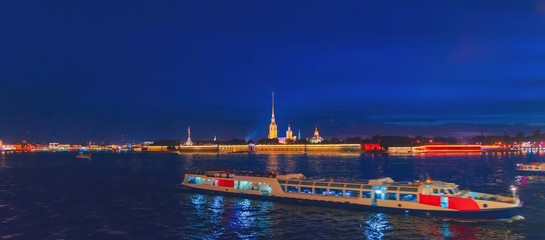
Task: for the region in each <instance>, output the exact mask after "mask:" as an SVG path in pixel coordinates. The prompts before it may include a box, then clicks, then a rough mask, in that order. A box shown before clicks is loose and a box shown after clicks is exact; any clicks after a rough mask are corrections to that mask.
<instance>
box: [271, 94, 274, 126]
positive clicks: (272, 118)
mask: <svg viewBox="0 0 545 240" xmlns="http://www.w3.org/2000/svg"><path fill="white" fill-rule="evenodd" d="M271 122H272V123H273V122H274V92H272V117H271Z"/></svg>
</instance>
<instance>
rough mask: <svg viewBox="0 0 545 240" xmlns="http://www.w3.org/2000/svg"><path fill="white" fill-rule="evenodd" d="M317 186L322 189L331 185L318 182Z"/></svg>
mask: <svg viewBox="0 0 545 240" xmlns="http://www.w3.org/2000/svg"><path fill="white" fill-rule="evenodd" d="M314 185H315V186H321V187H327V186H329V183H326V182H318V183H316V184H314Z"/></svg>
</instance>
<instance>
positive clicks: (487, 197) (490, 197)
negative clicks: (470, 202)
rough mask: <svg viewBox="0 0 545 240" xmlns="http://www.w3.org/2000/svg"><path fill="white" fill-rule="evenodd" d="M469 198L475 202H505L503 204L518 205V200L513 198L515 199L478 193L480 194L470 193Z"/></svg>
mask: <svg viewBox="0 0 545 240" xmlns="http://www.w3.org/2000/svg"><path fill="white" fill-rule="evenodd" d="M469 196H470V197H471V198H472V199H475V200H486V201H493V202H503V203H516V202H517V200H518V199H517V198H513V197H507V196H502V195H495V194H487V193H478V192H470V193H469Z"/></svg>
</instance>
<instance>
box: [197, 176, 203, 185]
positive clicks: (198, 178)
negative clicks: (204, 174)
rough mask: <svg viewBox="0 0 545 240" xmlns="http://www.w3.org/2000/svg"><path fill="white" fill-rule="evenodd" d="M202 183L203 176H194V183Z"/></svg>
mask: <svg viewBox="0 0 545 240" xmlns="http://www.w3.org/2000/svg"><path fill="white" fill-rule="evenodd" d="M203 183H204V178H200V177H195V184H203Z"/></svg>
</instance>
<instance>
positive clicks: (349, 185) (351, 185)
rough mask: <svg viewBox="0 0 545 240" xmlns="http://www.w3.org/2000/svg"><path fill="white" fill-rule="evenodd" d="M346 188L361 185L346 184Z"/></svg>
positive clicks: (359, 186)
mask: <svg viewBox="0 0 545 240" xmlns="http://www.w3.org/2000/svg"><path fill="white" fill-rule="evenodd" d="M346 188H361V185H356V184H346Z"/></svg>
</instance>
